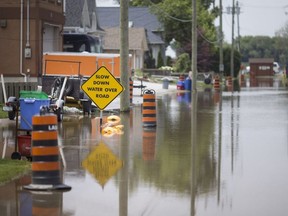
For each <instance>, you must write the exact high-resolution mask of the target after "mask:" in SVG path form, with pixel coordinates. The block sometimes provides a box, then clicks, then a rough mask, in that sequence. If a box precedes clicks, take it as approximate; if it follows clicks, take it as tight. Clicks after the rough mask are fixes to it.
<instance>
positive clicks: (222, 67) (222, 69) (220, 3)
mask: <svg viewBox="0 0 288 216" xmlns="http://www.w3.org/2000/svg"><path fill="white" fill-rule="evenodd" d="M219 5H220V17H219V22H220V30H219V31H220V32H219V35H220V41H219V42H220V44H219V60H220V62H219V72H220V82H222V79H223V73H224V63H223V19H222V13H223V5H222V0H219Z"/></svg>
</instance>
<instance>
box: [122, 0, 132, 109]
mask: <svg viewBox="0 0 288 216" xmlns="http://www.w3.org/2000/svg"><path fill="white" fill-rule="evenodd" d="M128 9H129V0H120V44H121V45H120V72H121V75H120V81H121V84H122V85H123V87H124V89H125V90H124V91H123V92H122V93H121V94H120V111H121V112H127V111H129V110H130V98H129V97H130V93H129V73H130V71H128V70H129V69H128V65H129V38H128V37H129V29H128Z"/></svg>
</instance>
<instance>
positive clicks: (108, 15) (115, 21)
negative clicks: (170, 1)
mask: <svg viewBox="0 0 288 216" xmlns="http://www.w3.org/2000/svg"><path fill="white" fill-rule="evenodd" d="M96 12H97V16H98V19H99V24H100V26H101V27H102V28H112V27H119V26H120V8H119V7H97V8H96ZM128 19H129V22H130V24H131V25H132V26H133V27H134V28H144V29H146V31H147V40H148V43H149V44H165V43H164V41H163V39H162V38H161V36H160V34H161V33H162V32H163V27H162V25H161V23H160V22H159V21H158V19H157V17H156V15H154V14H152V13H151V12H150V11H149V8H147V7H130V8H129V18H128Z"/></svg>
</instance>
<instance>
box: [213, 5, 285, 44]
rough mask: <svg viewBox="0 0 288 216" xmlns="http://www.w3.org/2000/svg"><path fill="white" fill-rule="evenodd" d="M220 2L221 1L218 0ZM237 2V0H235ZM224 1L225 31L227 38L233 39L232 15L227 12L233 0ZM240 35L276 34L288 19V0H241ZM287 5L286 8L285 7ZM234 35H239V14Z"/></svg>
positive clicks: (228, 39)
mask: <svg viewBox="0 0 288 216" xmlns="http://www.w3.org/2000/svg"><path fill="white" fill-rule="evenodd" d="M218 2H219V1H218ZM235 2H236V0H235ZM222 3H223V12H225V13H223V32H224V34H225V40H227V41H231V39H232V38H231V37H232V15H231V14H227V13H226V7H228V6H230V7H231V6H232V0H222ZM239 7H240V11H241V13H240V15H239V27H240V28H239V29H240V36H245V35H252V36H255V35H267V36H270V37H272V36H274V35H275V32H276V31H278V30H279V29H280V28H282V27H283V26H284V25H285V23H286V22H287V21H288V15H286V14H285V12H286V13H288V1H287V0H239ZM285 7H286V8H285ZM234 35H235V36H237V35H238V25H237V16H235V31H234Z"/></svg>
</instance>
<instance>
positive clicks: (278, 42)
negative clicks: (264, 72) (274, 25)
mask: <svg viewBox="0 0 288 216" xmlns="http://www.w3.org/2000/svg"><path fill="white" fill-rule="evenodd" d="M285 29H286V28H285V27H283V29H281V30H279V31H278V32H276V36H275V37H268V36H255V37H254V36H244V37H241V42H240V43H241V54H242V62H248V61H249V58H274V61H277V62H279V63H280V64H281V65H282V66H284V65H286V64H287V63H288V59H287V58H288V57H287V56H288V37H287V35H288V32H286V31H285ZM287 29H288V27H287Z"/></svg>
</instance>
